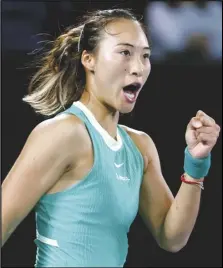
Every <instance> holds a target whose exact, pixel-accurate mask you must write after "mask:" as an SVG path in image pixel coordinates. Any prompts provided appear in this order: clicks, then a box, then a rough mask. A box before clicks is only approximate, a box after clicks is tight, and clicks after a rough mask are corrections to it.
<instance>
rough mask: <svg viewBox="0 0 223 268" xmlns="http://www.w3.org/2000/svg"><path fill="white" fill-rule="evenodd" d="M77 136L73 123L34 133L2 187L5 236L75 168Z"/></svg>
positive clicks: (47, 123)
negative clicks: (67, 170) (67, 171)
mask: <svg viewBox="0 0 223 268" xmlns="http://www.w3.org/2000/svg"><path fill="white" fill-rule="evenodd" d="M51 120H52V121H51ZM75 134H76V130H75V127H74V125H73V124H72V123H71V122H69V121H68V120H61V122H59V120H58V119H50V120H47V121H44V122H43V123H41V124H39V125H38V126H37V127H36V128H35V129H34V130H33V131H32V132H31V134H30V135H29V137H28V139H27V141H26V143H25V145H24V147H23V149H22V151H21V153H20V155H19V156H18V158H17V160H16V161H15V163H14V165H13V167H12V168H11V170H10V171H9V173H8V175H7V177H6V178H5V180H4V181H3V184H2V223H3V233H4V232H11V231H13V230H14V229H15V227H16V226H17V225H18V224H19V223H20V222H21V221H22V220H23V219H24V217H25V216H27V214H28V213H29V212H30V211H31V210H32V208H33V207H34V206H35V204H36V203H37V202H38V200H39V199H40V198H41V196H42V195H43V194H45V193H46V191H47V190H48V189H50V188H51V187H52V186H53V185H54V184H55V183H56V181H57V180H59V178H60V177H61V176H62V174H63V173H64V171H65V169H66V168H67V167H68V166H69V165H70V164H71V162H72V160H73V159H74V157H75V155H74V153H73V151H72V150H71V149H70V148H71V146H72V145H71V143H72V142H73V141H74V139H73V136H74V135H75ZM3 235H4V234H3Z"/></svg>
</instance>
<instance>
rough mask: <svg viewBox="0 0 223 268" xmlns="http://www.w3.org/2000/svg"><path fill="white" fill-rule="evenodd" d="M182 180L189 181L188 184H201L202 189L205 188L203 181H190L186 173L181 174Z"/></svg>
mask: <svg viewBox="0 0 223 268" xmlns="http://www.w3.org/2000/svg"><path fill="white" fill-rule="evenodd" d="M181 181H182V182H184V183H187V184H195V185H197V186H199V187H200V188H201V189H202V190H204V184H203V181H188V180H186V179H185V175H184V174H183V175H182V176H181Z"/></svg>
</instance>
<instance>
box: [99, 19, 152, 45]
mask: <svg viewBox="0 0 223 268" xmlns="http://www.w3.org/2000/svg"><path fill="white" fill-rule="evenodd" d="M101 43H106V44H107V45H108V44H110V45H116V44H118V43H131V44H132V45H134V46H139V47H145V46H148V40H147V37H146V35H145V33H144V31H143V30H142V27H141V25H140V24H139V23H138V22H137V21H132V20H127V19H118V20H115V21H112V22H109V23H108V24H107V25H106V26H105V29H104V31H103V39H102V40H101Z"/></svg>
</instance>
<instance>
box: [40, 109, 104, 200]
mask: <svg viewBox="0 0 223 268" xmlns="http://www.w3.org/2000/svg"><path fill="white" fill-rule="evenodd" d="M62 113H63V114H71V115H74V116H77V117H78V118H79V119H80V120H81V121H82V122H83V123H84V125H85V127H86V130H87V132H88V135H89V137H90V140H91V143H92V150H93V158H94V159H93V165H92V167H91V169H90V170H89V171H88V172H87V173H86V174H85V175H84V176H83V177H82V178H81V179H80V180H79V181H77V182H76V183H74V184H72V185H71V186H69V187H67V188H66V189H64V190H62V191H59V192H56V193H52V194H45V195H43V196H42V198H43V199H48V198H49V199H51V198H54V197H56V196H58V195H63V194H66V193H68V192H70V191H72V190H73V189H75V188H76V187H77V186H78V185H80V184H82V183H84V182H85V181H87V180H88V179H89V177H90V176H91V174H92V173H93V172H94V170H97V168H98V163H99V161H98V149H97V145H96V144H95V143H94V142H93V136H92V134H91V131H90V129H89V127H88V124H87V123H86V122H85V121H84V120H83V119H82V118H81V117H80V116H78V115H77V114H74V113H72V112H71V111H69V109H68V110H66V111H63V112H62Z"/></svg>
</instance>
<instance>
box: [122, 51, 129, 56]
mask: <svg viewBox="0 0 223 268" xmlns="http://www.w3.org/2000/svg"><path fill="white" fill-rule="evenodd" d="M120 54H122V55H124V56H130V55H131V54H130V51H129V50H123V51H121V52H120Z"/></svg>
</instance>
